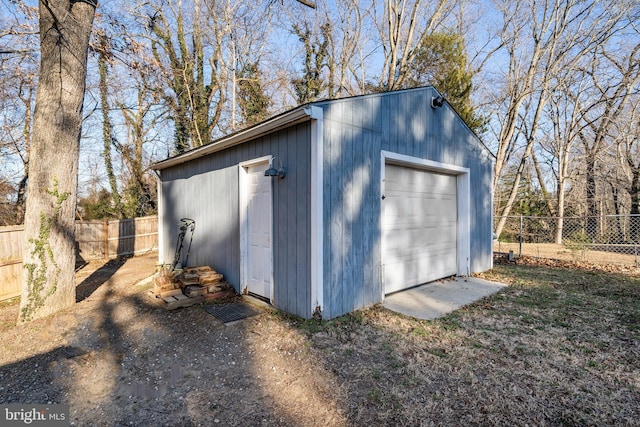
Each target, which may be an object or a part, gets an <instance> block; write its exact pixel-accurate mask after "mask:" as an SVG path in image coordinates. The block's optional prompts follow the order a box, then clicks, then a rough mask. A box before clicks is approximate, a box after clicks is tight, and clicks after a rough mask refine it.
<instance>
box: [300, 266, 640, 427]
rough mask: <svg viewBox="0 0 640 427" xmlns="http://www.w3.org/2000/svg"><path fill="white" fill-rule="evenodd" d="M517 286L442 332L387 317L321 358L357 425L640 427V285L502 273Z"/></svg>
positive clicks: (546, 271)
mask: <svg viewBox="0 0 640 427" xmlns="http://www.w3.org/2000/svg"><path fill="white" fill-rule="evenodd" d="M483 277H484V278H487V279H491V280H496V281H502V282H507V283H509V284H510V285H511V286H510V287H509V288H507V289H506V290H505V291H503V292H501V293H500V294H498V295H495V296H493V297H490V298H486V299H484V300H482V301H480V302H478V303H476V304H473V305H471V306H469V307H466V308H464V309H462V310H459V311H457V312H455V313H454V314H452V315H449V316H447V317H445V318H443V319H439V320H436V321H419V320H415V319H411V318H406V317H403V316H400V315H397V314H394V313H390V312H388V311H387V310H384V309H382V308H379V307H376V308H373V309H369V310H364V311H360V312H357V313H354V314H351V315H349V316H345V317H343V318H340V319H336V320H334V321H331V322H326V323H325V324H323V325H318V324H316V323H314V322H310V321H307V322H305V323H303V324H301V326H300V327H301V328H303V329H304V328H306V329H307V330H308V337H309V341H310V344H311V346H312V347H313V349H314V350H315V351H316V352H317V354H318V358H319V359H320V360H322V361H323V363H324V364H325V367H328V368H329V369H331V370H332V371H333V372H334V374H335V375H336V377H337V380H338V381H339V382H341V383H342V385H343V388H344V390H343V392H344V393H345V394H346V395H347V396H349V420H350V421H351V422H352V423H353V424H355V425H367V424H371V425H379V424H384V425H396V424H402V425H507V424H511V425H576V426H578V425H580V426H582V425H640V409H639V408H640V298H638V296H639V295H640V279H638V278H634V277H629V276H625V275H617V274H610V273H604V272H597V271H583V270H575V269H566V268H553V267H546V266H542V267H541V266H522V265H518V266H497V267H496V268H495V269H494V270H493V271H492V272H490V273H487V274H485V275H484V276H483Z"/></svg>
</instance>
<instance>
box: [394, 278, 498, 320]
mask: <svg viewBox="0 0 640 427" xmlns="http://www.w3.org/2000/svg"><path fill="white" fill-rule="evenodd" d="M506 286H508V285H505V284H503V283H497V282H490V281H488V280H484V279H479V278H476V277H456V278H454V279H444V280H438V281H435V282H431V283H426V284H424V285H420V286H417V287H415V288H411V289H407V290H405V291H400V292H396V293H393V294H390V295H387V296H386V297H385V299H384V304H383V305H384V307H386V308H388V309H389V310H391V311H395V312H397V313H402V314H405V315H407V316H411V317H415V318H417V319H424V320H432V319H437V318H438V317H442V316H444V315H446V314H448V313H451V312H452V311H454V310H457V309H459V308H460V307H462V306H465V305H467V304H471V303H472V302H475V301H478V300H479V299H481V298H483V297H485V296H488V295H491V294H494V293H496V292H499V291H500V290H501V289H503V288H504V287H506Z"/></svg>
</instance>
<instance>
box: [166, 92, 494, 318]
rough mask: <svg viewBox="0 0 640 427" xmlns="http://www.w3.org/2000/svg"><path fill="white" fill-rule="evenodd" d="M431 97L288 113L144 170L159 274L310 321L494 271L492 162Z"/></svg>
mask: <svg viewBox="0 0 640 427" xmlns="http://www.w3.org/2000/svg"><path fill="white" fill-rule="evenodd" d="M439 96H440V95H439V94H438V93H437V92H436V91H435V89H433V88H431V87H426V88H418V89H409V90H403V91H397V92H387V93H380V94H373V95H366V96H359V97H353V98H346V99H339V100H330V101H321V102H315V103H312V104H308V105H305V106H302V107H298V108H296V109H293V110H291V111H288V112H286V113H283V114H281V115H279V116H276V117H273V118H271V119H270V120H267V121H265V122H263V123H260V124H258V125H255V126H253V127H251V128H248V129H246V130H244V131H241V132H238V133H235V134H232V135H229V136H227V137H224V138H221V139H219V140H217V141H214V142H212V143H210V144H208V145H205V146H202V147H199V148H196V149H194V150H191V151H189V152H186V153H184V154H181V155H179V156H176V157H172V158H169V159H167V160H164V161H162V162H159V163H157V164H155V165H154V168H155V169H156V170H157V172H158V175H159V177H160V179H159V191H158V193H159V202H160V203H159V220H160V221H159V223H160V226H159V228H160V229H159V244H160V253H159V257H160V262H161V263H170V262H171V260H173V256H174V249H175V248H174V245H175V241H176V237H177V234H178V232H179V230H178V223H179V220H180V218H183V217H188V218H192V219H194V220H195V221H196V224H197V225H196V227H197V228H196V235H195V238H194V239H193V246H192V248H191V255H190V257H189V264H190V265H211V266H212V267H214V268H215V269H216V270H218V271H220V272H221V273H223V274H224V275H225V277H226V278H227V280H228V281H229V283H231V284H232V285H234V286H235V288H236V291H238V292H240V293H250V294H253V295H255V296H258V297H260V298H263V299H265V300H268V301H269V302H270V303H271V304H273V305H274V306H275V307H277V308H279V309H281V310H284V311H286V312H289V313H292V314H296V315H298V316H301V317H304V318H309V317H311V316H312V315H314V314H320V315H322V317H323V318H325V319H328V318H333V317H336V316H340V315H342V314H345V313H348V312H350V311H353V310H356V309H359V308H363V307H366V306H369V305H372V304H375V303H379V302H382V301H383V300H384V297H385V295H387V294H389V293H392V292H397V291H401V290H403V289H407V288H410V287H413V286H417V285H420V284H422V283H426V282H429V281H433V280H436V279H440V278H443V277H448V276H452V275H462V276H464V275H469V274H471V273H474V272H480V271H485V270H487V269H490V268H491V267H492V248H491V244H492V228H491V227H492V217H491V216H492V194H491V182H492V171H493V161H494V157H493V155H492V154H491V152H490V151H489V150H488V149H487V148H486V147H485V146H484V145H483V143H482V142H481V141H480V140H479V139H478V138H477V137H476V136H475V135H474V134H473V132H471V130H470V129H469V128H468V127H467V126H466V125H465V123H464V122H463V121H462V120H461V119H460V117H459V116H458V115H457V114H456V112H455V111H454V110H453V109H452V108H451V107H450V106H449V105H448V104H447V103H446V102H445V103H444V104H443V105H442V106H438V104H439V103H432V99H433V98H437V97H439Z"/></svg>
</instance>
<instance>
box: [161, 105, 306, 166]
mask: <svg viewBox="0 0 640 427" xmlns="http://www.w3.org/2000/svg"><path fill="white" fill-rule="evenodd" d="M310 115H311V109H310V108H308V107H307V108H304V107H299V108H296V109H295V110H291V111H289V112H286V113H284V114H281V115H279V116H276V117H274V118H272V119H270V120H267V121H266V122H262V123H260V124H258V125H256V126H253V127H250V128H248V129H245V130H242V131H240V132H238V133H234V134H231V135H229V136H225V137H223V138H220V139H219V140H217V141H214V142H212V143H210V144H207V145H203V146H201V147H198V148H194V149H193V150H190V151H187V152H186V153H183V154H180V155H178V156H175V157H171V158H169V159H166V160H163V161H161V162H158V163H155V164H154V165H153V166H152V169H155V170H161V169H166V168H169V167H171V166H176V165H179V164H181V163H186V162H188V161H190V160H193V159H197V158H200V157H203V156H206V155H207V154H211V153H215V152H217V151H220V150H224V149H225V148H229V147H233V146H234V145H239V144H242V143H243V142H246V141H249V140H251V139H255V138H258V137H260V136H263V135H266V134H268V133H271V132H274V131H276V130H278V129H281V128H285V127H289V126H292V125H294V124H297V123H301V122H304V121H307V120H310V118H311V117H310Z"/></svg>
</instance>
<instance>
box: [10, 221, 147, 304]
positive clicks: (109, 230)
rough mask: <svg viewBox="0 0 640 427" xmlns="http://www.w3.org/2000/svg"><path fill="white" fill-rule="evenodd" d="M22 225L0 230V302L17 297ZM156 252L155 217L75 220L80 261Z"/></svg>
mask: <svg viewBox="0 0 640 427" xmlns="http://www.w3.org/2000/svg"><path fill="white" fill-rule="evenodd" d="M23 231H24V227H23V226H22V225H17V226H10V227H0V301H2V300H6V299H9V298H13V297H15V296H18V295H20V291H21V285H22V238H23ZM157 249H158V217H157V216H147V217H142V218H135V219H123V220H120V221H106V220H105V221H76V256H77V257H78V260H79V261H83V260H84V261H89V260H92V259H106V258H117V257H119V256H128V255H139V254H142V253H145V252H150V251H155V250H157Z"/></svg>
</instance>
